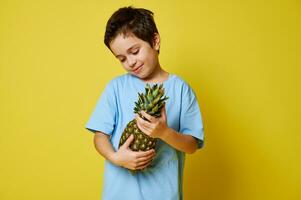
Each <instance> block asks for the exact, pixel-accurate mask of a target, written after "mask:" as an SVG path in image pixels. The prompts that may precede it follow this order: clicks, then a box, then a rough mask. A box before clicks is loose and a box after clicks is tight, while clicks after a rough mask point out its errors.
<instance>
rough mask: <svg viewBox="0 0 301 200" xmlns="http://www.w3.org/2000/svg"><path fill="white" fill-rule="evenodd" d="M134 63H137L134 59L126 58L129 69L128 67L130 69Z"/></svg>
mask: <svg viewBox="0 0 301 200" xmlns="http://www.w3.org/2000/svg"><path fill="white" fill-rule="evenodd" d="M136 62H137V61H136V59H135V58H133V57H129V58H128V64H129V67H130V68H133V67H135V65H136Z"/></svg>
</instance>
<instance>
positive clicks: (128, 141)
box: [122, 134, 134, 148]
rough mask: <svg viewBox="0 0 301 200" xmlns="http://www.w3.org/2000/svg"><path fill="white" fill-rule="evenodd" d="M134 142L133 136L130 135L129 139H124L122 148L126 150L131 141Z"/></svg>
mask: <svg viewBox="0 0 301 200" xmlns="http://www.w3.org/2000/svg"><path fill="white" fill-rule="evenodd" d="M133 140H134V135H133V134H131V135H130V137H128V139H126V141H125V142H124V144H123V145H122V147H123V148H128V147H129V146H130V145H131V143H132V141H133Z"/></svg>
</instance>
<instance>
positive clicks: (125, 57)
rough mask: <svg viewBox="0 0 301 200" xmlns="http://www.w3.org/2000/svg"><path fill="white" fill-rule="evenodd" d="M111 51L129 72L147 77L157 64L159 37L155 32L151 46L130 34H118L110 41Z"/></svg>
mask: <svg viewBox="0 0 301 200" xmlns="http://www.w3.org/2000/svg"><path fill="white" fill-rule="evenodd" d="M110 47H111V51H112V53H113V54H114V55H115V57H116V58H117V59H118V60H119V61H120V62H121V64H122V66H123V68H124V69H125V70H126V71H128V72H129V73H131V74H133V75H135V76H137V77H139V78H141V79H147V78H149V77H151V76H152V74H153V72H154V70H156V69H157V67H158V66H159V62H158V52H157V50H159V47H160V37H159V34H156V36H155V39H154V45H153V48H152V47H151V46H150V45H149V43H147V42H145V41H143V40H141V39H139V38H137V37H136V36H135V35H133V34H131V35H128V36H123V35H122V34H119V35H118V36H117V37H116V38H115V39H114V40H113V41H112V42H111V43H110Z"/></svg>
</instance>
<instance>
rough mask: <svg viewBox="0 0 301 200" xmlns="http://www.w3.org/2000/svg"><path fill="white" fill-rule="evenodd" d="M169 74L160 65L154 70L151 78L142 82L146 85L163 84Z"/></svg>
mask: <svg viewBox="0 0 301 200" xmlns="http://www.w3.org/2000/svg"><path fill="white" fill-rule="evenodd" d="M168 76H169V73H168V72H166V71H165V70H163V69H162V68H161V66H160V64H159V65H158V66H157V67H156V68H155V69H154V71H153V72H152V73H151V75H150V76H148V77H147V78H145V79H142V81H144V82H146V83H162V82H164V81H166V80H167V79H168Z"/></svg>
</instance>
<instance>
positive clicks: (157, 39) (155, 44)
mask: <svg viewBox="0 0 301 200" xmlns="http://www.w3.org/2000/svg"><path fill="white" fill-rule="evenodd" d="M160 41H161V38H160V35H159V33H154V40H153V47H154V49H155V50H156V51H159V50H160Z"/></svg>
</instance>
